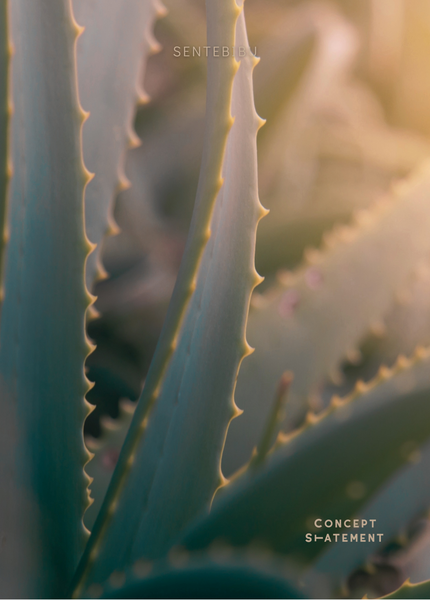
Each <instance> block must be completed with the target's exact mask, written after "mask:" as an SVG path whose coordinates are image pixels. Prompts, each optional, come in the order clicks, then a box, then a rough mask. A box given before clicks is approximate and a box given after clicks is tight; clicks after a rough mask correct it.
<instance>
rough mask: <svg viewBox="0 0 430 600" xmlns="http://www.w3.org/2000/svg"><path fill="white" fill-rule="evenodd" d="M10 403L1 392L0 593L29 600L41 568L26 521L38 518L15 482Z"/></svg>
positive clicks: (16, 437)
mask: <svg viewBox="0 0 430 600" xmlns="http://www.w3.org/2000/svg"><path fill="white" fill-rule="evenodd" d="M14 408H15V407H14V406H13V403H12V402H10V399H9V398H8V395H7V393H6V391H5V389H4V388H3V386H1V389H0V415H1V419H0V481H1V489H0V540H1V542H0V589H1V595H2V596H3V598H28V597H31V596H32V595H33V594H32V593H31V592H32V583H31V582H32V580H34V579H35V578H36V577H37V576H38V571H40V569H41V568H43V567H42V565H41V564H40V563H39V562H38V552H37V539H35V538H34V537H33V536H31V535H30V536H29V535H28V530H27V527H26V525H27V519H23V515H28V518H30V519H37V518H38V509H37V506H36V505H35V502H34V498H33V497H31V495H30V494H28V493H26V491H24V490H23V488H22V487H21V486H20V485H19V483H18V482H17V479H16V477H15V473H16V459H17V454H18V452H19V442H20V439H19V428H18V426H17V422H16V415H15V410H14Z"/></svg>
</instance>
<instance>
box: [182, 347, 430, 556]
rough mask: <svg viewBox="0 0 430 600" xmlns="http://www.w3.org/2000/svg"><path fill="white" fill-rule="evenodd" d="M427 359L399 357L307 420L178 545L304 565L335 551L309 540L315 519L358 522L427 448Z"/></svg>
mask: <svg viewBox="0 0 430 600" xmlns="http://www.w3.org/2000/svg"><path fill="white" fill-rule="evenodd" d="M429 356H430V353H429V351H428V350H427V351H425V350H422V349H420V350H418V351H417V353H416V354H415V355H414V357H413V359H411V360H407V359H405V358H401V359H399V361H398V362H397V363H396V365H395V366H394V367H393V371H392V372H390V371H388V370H387V369H381V371H380V372H379V374H378V375H377V377H376V378H375V379H374V380H373V381H372V382H371V383H369V384H364V383H362V382H360V383H359V384H358V385H357V387H356V389H355V390H354V392H353V393H352V394H351V396H350V397H348V398H346V399H345V400H340V399H339V398H334V399H333V402H332V404H331V405H330V407H329V408H328V409H327V410H326V411H325V412H324V413H322V414H320V415H319V416H316V415H313V414H312V413H309V415H308V419H307V421H306V424H305V425H304V426H303V428H302V430H301V431H300V430H299V431H297V432H294V433H292V434H290V436H288V439H287V440H286V441H284V442H283V443H282V444H281V447H280V448H279V449H277V450H276V451H275V452H273V454H272V455H271V457H270V458H269V459H268V460H267V464H266V465H265V466H264V467H262V468H261V469H260V470H256V469H252V468H250V469H248V470H247V471H246V472H245V473H244V474H243V475H242V476H239V477H238V478H237V480H236V481H234V482H232V483H231V484H230V489H228V488H227V489H226V490H225V492H224V493H223V494H220V497H219V498H215V501H214V503H213V506H212V510H211V513H210V515H209V516H208V517H206V518H204V517H202V518H201V519H200V521H199V522H196V523H195V524H194V525H192V526H190V529H189V531H188V533H185V534H183V535H182V536H180V539H179V542H180V543H181V544H183V545H185V546H186V547H187V548H188V549H189V550H194V549H198V548H203V547H205V546H207V545H208V544H210V543H211V542H212V541H213V540H215V539H217V538H225V540H226V541H227V542H229V543H231V544H233V545H237V546H243V545H246V544H248V543H249V542H250V541H251V540H254V539H257V540H261V541H263V542H266V543H267V544H268V545H269V546H270V547H271V548H272V549H273V550H275V551H277V552H281V553H285V554H288V555H291V556H292V557H294V558H295V559H296V560H299V561H302V562H304V563H306V562H310V561H312V560H313V559H315V558H316V557H317V556H318V555H319V554H320V553H321V552H322V551H323V550H324V549H325V548H326V547H327V543H328V540H327V543H326V541H325V540H324V539H322V540H321V539H318V540H315V539H314V538H313V537H312V541H311V542H308V541H306V537H305V534H306V533H309V534H311V535H312V536H313V535H314V534H315V532H316V531H317V532H318V530H316V529H315V528H314V527H313V523H314V521H315V519H316V518H322V519H323V521H324V520H325V519H334V518H336V519H347V518H352V517H353V516H355V515H357V514H358V513H359V511H360V510H361V509H362V508H363V506H364V505H365V504H366V503H367V502H368V501H369V499H370V498H371V497H372V494H373V493H374V492H376V491H377V490H378V489H380V487H381V486H382V485H383V484H384V482H386V481H387V480H388V479H389V477H391V476H392V475H393V474H394V473H395V472H396V470H397V469H399V468H400V467H401V466H402V465H404V464H405V463H407V462H408V461H413V460H415V459H416V456H417V451H418V449H419V447H420V445H422V444H423V443H424V442H425V441H426V440H428V439H429V437H430V425H429V423H430V420H429V412H430V402H429V399H430V375H429V361H430V358H429ZM339 448H341V449H342V451H341V452H340V451H339ZM315 490H318V493H315ZM372 518H373V517H372ZM331 532H332V531H331ZM325 533H327V532H325ZM323 537H324V536H323ZM375 539H376V538H375Z"/></svg>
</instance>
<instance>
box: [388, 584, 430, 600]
mask: <svg viewBox="0 0 430 600" xmlns="http://www.w3.org/2000/svg"><path fill="white" fill-rule="evenodd" d="M384 598H389V599H390V600H397V599H399V600H408V599H409V598H411V599H412V600H418V598H430V581H423V582H422V583H416V584H414V583H410V581H409V580H408V581H405V583H404V584H403V585H402V587H400V588H399V589H398V590H396V591H395V592H393V593H392V594H388V596H384Z"/></svg>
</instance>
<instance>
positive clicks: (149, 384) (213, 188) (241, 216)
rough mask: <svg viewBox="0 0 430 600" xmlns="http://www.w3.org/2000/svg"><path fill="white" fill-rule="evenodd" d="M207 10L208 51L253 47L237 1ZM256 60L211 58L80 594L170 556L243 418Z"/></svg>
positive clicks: (209, 492) (79, 580) (217, 478)
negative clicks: (168, 254) (183, 192)
mask: <svg viewBox="0 0 430 600" xmlns="http://www.w3.org/2000/svg"><path fill="white" fill-rule="evenodd" d="M206 8H207V15H208V19H207V20H208V44H209V45H214V46H218V45H219V46H225V47H228V48H232V47H233V46H235V44H236V45H239V46H242V47H245V48H246V47H247V46H248V44H247V38H246V28H245V21H244V16H243V12H242V11H241V7H239V6H238V5H237V4H236V2H235V0H223V1H222V2H219V3H213V2H210V1H208V2H207V5H206ZM239 15H241V16H240V17H239ZM238 17H239V18H238ZM236 25H237V29H236ZM241 58H242V57H241ZM256 62H257V59H256V58H255V57H254V56H253V55H251V54H250V53H249V54H246V56H245V57H243V58H242V60H241V63H240V68H239V64H238V62H237V61H236V59H235V57H234V56H233V53H231V54H230V55H229V56H227V57H226V56H224V57H223V58H222V59H221V60H219V59H218V58H217V57H211V58H210V59H209V61H208V91H207V119H206V137H205V148H204V153H203V162H202V170H201V178H200V182H199V187H198V192H197V200H196V206H195V211H194V215H193V221H192V224H191V230H190V235H189V238H188V242H187V247H186V250H185V255H184V259H183V262H182V265H181V269H180V272H179V275H178V280H177V284H176V287H175V290H174V292H173V297H172V302H171V304H170V308H169V312H168V315H167V318H166V322H165V326H164V329H163V332H162V334H161V339H160V341H159V344H158V347H157V350H156V353H155V356H154V359H153V363H152V365H151V368H150V371H149V374H148V377H147V380H146V384H145V388H144V390H143V393H142V397H141V398H140V401H139V404H138V407H137V409H136V412H135V415H134V418H133V421H132V424H131V427H130V430H129V434H128V436H127V439H126V441H125V444H124V447H123V450H122V452H121V455H120V458H119V462H118V466H117V469H116V471H115V473H114V475H113V478H112V483H111V485H110V488H109V490H108V493H107V495H106V499H105V502H104V504H103V506H102V509H101V511H100V515H99V517H98V519H97V521H96V523H95V526H94V529H93V534H92V537H91V539H90V541H89V544H88V546H87V550H86V552H85V555H84V557H83V560H82V561H81V565H80V568H79V570H78V574H77V577H76V584H77V586H76V588H75V592H74V594H75V595H77V596H79V595H81V594H82V590H83V589H85V588H86V587H87V586H88V585H90V584H92V583H101V582H103V581H104V580H105V579H106V578H107V577H108V576H109V575H110V573H111V572H112V571H113V570H115V569H122V568H124V566H125V565H126V564H128V563H130V562H132V561H133V560H135V559H137V558H139V557H142V556H143V557H146V558H155V557H159V556H162V555H163V554H165V552H166V551H167V550H168V548H169V546H170V544H171V540H172V538H174V537H175V536H176V535H177V534H178V532H179V531H180V530H181V529H182V528H183V527H184V526H185V525H186V524H187V523H188V522H189V521H190V520H191V519H192V518H193V517H194V516H195V515H196V514H197V513H199V512H202V511H205V510H208V508H209V505H210V502H211V499H212V497H213V494H214V492H215V490H216V489H217V488H218V487H219V486H220V485H221V484H222V481H223V480H222V475H221V471H220V458H221V453H222V448H223V444H224V439H225V435H226V430H227V427H228V424H229V422H230V420H231V419H232V418H233V417H234V416H235V414H237V409H236V408H235V406H234V402H233V391H234V386H235V381H236V377H237V373H238V369H239V365H240V362H241V360H242V359H243V358H244V356H246V354H248V353H249V351H250V350H249V347H248V345H247V343H246V340H245V333H244V332H245V323H246V318H247V312H248V305H249V300H250V295H251V291H252V289H253V287H254V286H255V285H256V284H257V283H258V282H259V281H260V278H259V276H258V275H257V273H256V272H255V268H254V264H253V258H254V247H255V231H256V225H257V222H258V220H259V219H260V218H261V217H262V216H263V214H264V213H265V211H264V209H263V208H262V206H261V204H260V203H259V200H258V194H257V158H256V133H257V130H258V128H259V127H260V125H261V119H260V118H259V117H258V116H257V114H256V112H255V108H254V102H253V94H252V71H253V67H254V65H255V64H256ZM233 81H234V84H233ZM220 324H221V326H220ZM172 497H174V498H175V501H174V502H173V503H172ZM119 539H120V540H121V545H120V546H119V545H118V543H117V541H118V540H119Z"/></svg>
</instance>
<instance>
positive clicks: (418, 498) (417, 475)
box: [311, 442, 430, 591]
mask: <svg viewBox="0 0 430 600" xmlns="http://www.w3.org/2000/svg"><path fill="white" fill-rule="evenodd" d="M410 461H411V463H412V464H407V465H405V466H403V467H402V468H401V469H399V471H398V472H396V474H395V475H394V476H393V477H392V478H391V479H390V480H389V481H387V483H386V484H385V485H384V486H383V487H382V489H381V490H380V491H379V492H378V493H377V494H376V495H375V496H374V497H372V498H371V499H370V501H369V502H367V503H366V504H365V505H364V506H363V508H362V509H360V510H359V512H358V515H357V518H359V519H365V520H367V522H368V523H370V519H376V529H375V531H377V532H378V533H382V534H383V540H382V542H383V543H382V546H384V545H387V544H389V543H390V541H392V540H394V539H396V538H397V537H398V536H399V535H401V534H402V533H404V531H405V530H406V528H407V526H408V525H409V524H410V523H411V522H412V521H413V520H414V519H416V518H418V517H420V516H422V515H424V514H425V513H426V512H427V510H428V507H429V506H430V480H429V477H428V472H429V468H430V444H429V443H428V442H427V443H426V444H425V446H424V447H423V448H422V449H421V450H420V451H418V450H415V452H412V453H411V455H410ZM380 549H381V542H379V541H378V539H377V538H375V541H374V542H372V541H367V543H365V544H342V545H339V544H336V545H332V546H329V547H328V548H327V550H326V551H325V552H324V553H323V554H322V556H321V557H320V558H319V559H318V560H317V562H316V563H315V564H314V565H312V569H311V572H312V573H314V572H318V573H321V574H322V575H324V576H325V577H326V578H327V579H329V580H330V586H331V589H332V590H335V591H337V590H338V589H340V587H341V586H342V585H344V584H345V583H346V579H347V577H348V576H349V575H350V574H351V573H352V571H353V570H354V569H356V568H359V567H360V566H361V565H363V564H364V563H366V561H367V560H368V558H369V557H370V556H371V555H373V554H374V553H376V552H378V550H380Z"/></svg>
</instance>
